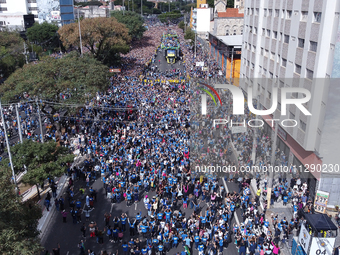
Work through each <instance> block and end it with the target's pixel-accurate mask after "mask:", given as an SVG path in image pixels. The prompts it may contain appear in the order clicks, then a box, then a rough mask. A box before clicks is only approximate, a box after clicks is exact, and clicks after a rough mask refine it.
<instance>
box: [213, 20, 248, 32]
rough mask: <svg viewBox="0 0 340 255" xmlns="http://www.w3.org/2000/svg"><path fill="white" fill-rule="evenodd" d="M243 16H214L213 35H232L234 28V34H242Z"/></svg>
mask: <svg viewBox="0 0 340 255" xmlns="http://www.w3.org/2000/svg"><path fill="white" fill-rule="evenodd" d="M243 25H244V19H243V18H215V21H214V35H216V36H223V35H227V31H228V33H229V34H228V35H234V30H236V35H242V33H243V29H244V28H243Z"/></svg>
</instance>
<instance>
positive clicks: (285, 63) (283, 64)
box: [281, 58, 287, 67]
mask: <svg viewBox="0 0 340 255" xmlns="http://www.w3.org/2000/svg"><path fill="white" fill-rule="evenodd" d="M281 65H282V66H283V67H286V66H287V59H285V58H282V63H281Z"/></svg>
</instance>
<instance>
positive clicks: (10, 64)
mask: <svg viewBox="0 0 340 255" xmlns="http://www.w3.org/2000/svg"><path fill="white" fill-rule="evenodd" d="M23 52H24V40H23V39H22V38H21V37H20V34H19V33H18V32H9V31H0V75H1V74H2V75H3V76H4V77H8V76H9V75H10V74H11V73H13V72H14V71H15V70H16V69H17V68H19V67H22V66H23V65H24V63H25V56H24V55H23ZM0 79H1V77H0Z"/></svg>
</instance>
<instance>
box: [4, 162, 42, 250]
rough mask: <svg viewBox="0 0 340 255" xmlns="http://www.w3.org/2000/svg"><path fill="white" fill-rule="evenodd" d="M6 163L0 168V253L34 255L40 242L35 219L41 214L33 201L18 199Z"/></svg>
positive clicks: (39, 248)
mask: <svg viewBox="0 0 340 255" xmlns="http://www.w3.org/2000/svg"><path fill="white" fill-rule="evenodd" d="M10 172H11V170H10V169H9V168H8V165H7V166H5V165H2V166H1V168H0V198H1V199H0V208H1V210H0V229H1V231H0V254H3V255H35V254H40V252H41V246H40V240H39V231H38V230H37V226H38V221H39V219H40V217H41V216H42V213H41V209H40V208H39V206H38V205H37V204H36V203H32V202H22V201H21V197H18V196H16V194H15V192H14V185H13V184H12V183H11V182H10V180H11V174H10Z"/></svg>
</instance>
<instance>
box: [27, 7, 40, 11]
mask: <svg viewBox="0 0 340 255" xmlns="http://www.w3.org/2000/svg"><path fill="white" fill-rule="evenodd" d="M28 10H29V11H37V10H38V7H28Z"/></svg>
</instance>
